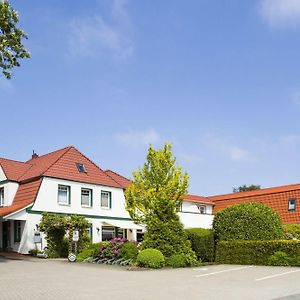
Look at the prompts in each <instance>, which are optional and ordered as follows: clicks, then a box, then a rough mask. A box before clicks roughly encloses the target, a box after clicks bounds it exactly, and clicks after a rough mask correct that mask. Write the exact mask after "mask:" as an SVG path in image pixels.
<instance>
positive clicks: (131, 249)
mask: <svg viewBox="0 0 300 300" xmlns="http://www.w3.org/2000/svg"><path fill="white" fill-rule="evenodd" d="M138 254H139V250H138V247H137V244H136V243H135V242H126V243H124V244H123V245H122V247H121V250H120V253H119V257H121V258H124V259H132V260H133V261H135V260H136V258H137V256H138Z"/></svg>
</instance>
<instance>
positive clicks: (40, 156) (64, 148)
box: [25, 146, 74, 163]
mask: <svg viewBox="0 0 300 300" xmlns="http://www.w3.org/2000/svg"><path fill="white" fill-rule="evenodd" d="M72 147H73V148H74V146H66V147H63V148H61V149H57V150H53V151H51V152H48V153H45V154H43V155H39V156H38V157H37V158H36V159H39V158H42V157H44V156H46V155H49V154H53V153H55V152H58V151H62V150H66V149H67V148H72ZM31 160H32V158H31V159H29V160H27V161H26V162H25V163H29V161H31Z"/></svg>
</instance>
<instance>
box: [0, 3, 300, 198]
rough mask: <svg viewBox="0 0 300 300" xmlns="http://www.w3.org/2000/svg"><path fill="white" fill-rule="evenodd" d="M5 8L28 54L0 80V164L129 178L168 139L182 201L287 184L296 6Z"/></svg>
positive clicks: (294, 125) (294, 160) (298, 87)
mask: <svg viewBox="0 0 300 300" xmlns="http://www.w3.org/2000/svg"><path fill="white" fill-rule="evenodd" d="M11 3H12V6H13V7H14V8H15V9H16V10H17V11H18V12H19V15H20V18H21V22H20V26H21V27H22V28H23V29H24V30H25V32H26V33H27V34H28V37H29V39H28V40H27V41H26V47H27V48H28V49H29V51H30V52H31V55H32V58H31V59H30V60H27V61H24V62H22V66H21V68H18V70H15V71H14V75H13V78H12V79H11V80H10V81H7V80H5V79H4V78H3V76H2V77H1V78H0V102H1V124H2V132H1V143H0V156H1V157H7V158H10V159H16V160H23V161H26V160H28V159H29V158H30V155H31V152H32V150H33V149H34V150H35V151H36V152H37V153H40V154H45V153H47V152H50V151H53V150H55V149H58V148H62V147H65V146H68V145H74V146H76V147H77V148H78V149H79V150H80V151H81V152H83V153H84V154H86V155H87V156H88V157H89V158H91V159H92V160H93V161H94V162H95V163H97V164H98V165H99V166H100V167H101V168H103V169H106V168H109V169H112V170H114V171H116V172H119V173H120V174H122V175H124V176H127V177H130V176H131V173H132V171H133V170H135V169H136V168H137V167H138V166H141V165H142V163H143V162H144V161H145V156H146V152H147V148H148V145H149V144H150V143H151V144H152V145H153V146H154V147H160V146H162V145H163V143H165V142H171V143H172V144H173V152H174V155H175V156H176V157H177V162H178V164H180V165H181V166H182V167H183V170H185V171H187V172H188V174H189V175H190V189H189V192H190V193H192V194H198V195H212V194H220V193H229V192H231V191H232V188H233V187H236V186H239V185H242V184H260V185H261V186H262V187H269V186H276V185H284V184H292V183H298V182H299V181H300V180H299V179H300V178H299V170H298V169H299V167H298V166H299V165H300V151H299V148H300V126H299V125H300V121H299V114H300V62H299V53H300V38H299V34H300V1H298V0H244V1H240V0H230V1H217V0H189V1H180V0H166V1H156V2H153V1H137V0H128V1H125V0H99V1H92V0H90V1H88V2H84V1H80V2H76V5H74V1H70V0H65V1H58V0H53V1H32V0H28V1H26V3H25V2H24V1H16V0H14V1H11Z"/></svg>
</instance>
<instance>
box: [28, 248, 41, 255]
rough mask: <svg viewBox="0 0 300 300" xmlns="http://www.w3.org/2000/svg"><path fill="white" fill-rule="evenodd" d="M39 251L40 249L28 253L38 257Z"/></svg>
mask: <svg viewBox="0 0 300 300" xmlns="http://www.w3.org/2000/svg"><path fill="white" fill-rule="evenodd" d="M38 252H39V250H38V249H30V250H29V251H28V254H30V255H32V256H36V255H37V254H38Z"/></svg>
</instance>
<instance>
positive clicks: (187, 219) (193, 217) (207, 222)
mask: <svg viewBox="0 0 300 300" xmlns="http://www.w3.org/2000/svg"><path fill="white" fill-rule="evenodd" d="M197 205H204V206H205V207H206V213H205V214H201V213H200V211H199V209H198V207H197ZM179 217H180V220H181V222H182V223H183V225H184V227H185V228H211V227H212V221H213V215H212V205H209V204H201V203H198V202H190V201H183V202H182V210H181V211H180V212H179Z"/></svg>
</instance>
